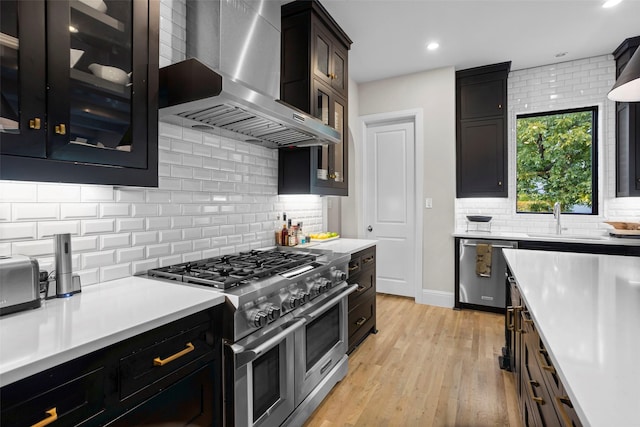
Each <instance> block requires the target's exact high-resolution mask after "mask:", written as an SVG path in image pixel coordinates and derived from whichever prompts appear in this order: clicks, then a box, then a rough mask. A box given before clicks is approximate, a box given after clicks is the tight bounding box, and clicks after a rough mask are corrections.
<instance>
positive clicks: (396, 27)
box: [321, 0, 640, 83]
mask: <svg viewBox="0 0 640 427" xmlns="http://www.w3.org/2000/svg"><path fill="white" fill-rule="evenodd" d="M603 2H604V0H321V3H322V4H323V6H324V7H325V8H326V9H327V10H328V11H329V13H330V14H331V16H333V18H334V19H335V20H336V21H337V22H338V24H339V25H340V26H341V27H342V29H343V30H344V31H345V32H346V33H347V34H348V35H349V37H350V38H351V39H352V40H353V45H352V46H351V51H350V52H349V75H350V76H351V78H352V79H354V80H355V81H356V82H358V83H362V82H366V81H372V80H379V79H384V78H388V77H393V76H399V75H404V74H409V73H414V72H419V71H425V70H430V69H435V68H441V67H447V66H454V67H455V69H456V70H462V69H465V68H471V67H477V66H481V65H489V64H494V63H498V62H504V61H512V63H511V69H512V70H519V69H524V68H530V67H536V66H540V65H546V64H552V63H557V62H563V61H570V60H575V59H581V58H587V57H591V56H597V55H603V54H608V53H611V52H613V51H614V50H615V48H616V47H618V45H620V43H622V41H623V40H624V39H626V38H629V37H634V36H638V35H640V0H624V1H623V2H622V3H620V4H619V5H618V6H616V7H614V8H610V9H603V8H602V7H601V6H602V3H603ZM430 41H437V42H438V43H440V48H439V49H438V50H436V51H433V52H431V51H427V49H426V44H427V43H428V42H430ZM560 52H567V54H566V55H565V56H563V57H561V58H556V54H558V53H560Z"/></svg>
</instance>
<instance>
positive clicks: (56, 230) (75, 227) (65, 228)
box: [38, 221, 80, 239]
mask: <svg viewBox="0 0 640 427" xmlns="http://www.w3.org/2000/svg"><path fill="white" fill-rule="evenodd" d="M66 233H69V234H71V235H78V234H80V221H40V222H38V239H43V238H46V237H52V236H53V235H54V234H66Z"/></svg>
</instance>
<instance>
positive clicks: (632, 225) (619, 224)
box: [604, 221, 640, 230]
mask: <svg viewBox="0 0 640 427" xmlns="http://www.w3.org/2000/svg"><path fill="white" fill-rule="evenodd" d="M604 223H605V224H609V225H610V226H612V227H613V228H615V229H616V230H640V222H624V221H605V222H604Z"/></svg>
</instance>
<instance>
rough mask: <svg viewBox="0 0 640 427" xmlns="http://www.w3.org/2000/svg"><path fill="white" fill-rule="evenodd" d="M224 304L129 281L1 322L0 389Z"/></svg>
mask: <svg viewBox="0 0 640 427" xmlns="http://www.w3.org/2000/svg"><path fill="white" fill-rule="evenodd" d="M222 302H224V296H223V295H221V294H219V293H217V292H212V291H211V290H206V289H199V288H195V287H190V286H181V285H177V284H175V283H169V282H162V281H159V280H154V279H150V278H146V277H127V278H124V279H119V280H114V281H111V282H104V283H101V284H98V285H91V286H86V287H84V288H83V289H82V292H81V293H79V294H76V295H74V296H72V297H69V298H64V299H62V298H61V299H52V300H47V301H44V302H43V306H42V307H40V308H37V309H33V310H28V311H22V312H19V313H14V314H9V315H6V316H3V317H1V318H0V386H4V385H7V384H10V383H12V382H14V381H18V380H20V379H22V378H26V377H28V376H30V375H33V374H35V373H38V372H41V371H43V370H45V369H48V368H51V367H53V366H56V365H59V364H61V363H64V362H67V361H69V360H72V359H74V358H76V357H79V356H82V355H85V354H89V353H91V352H92V351H95V350H99V349H101V348H103V347H106V346H109V345H111V344H115V343H117V342H119V341H122V340H125V339H127V338H131V337H133V336H135V335H138V334H141V333H143V332H146V331H149V330H151V329H153V328H155V327H158V326H161V325H164V324H167V323H170V322H172V321H174V320H178V319H180V318H183V317H185V316H188V315H191V314H194V313H197V312H199V311H201V310H205V309H207V308H209V307H213V306H215V305H218V304H221V303H222Z"/></svg>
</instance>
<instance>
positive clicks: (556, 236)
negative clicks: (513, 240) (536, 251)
mask: <svg viewBox="0 0 640 427" xmlns="http://www.w3.org/2000/svg"><path fill="white" fill-rule="evenodd" d="M527 236H529V237H536V238H540V239H549V240H608V239H609V238H608V237H606V236H592V235H580V234H551V233H527Z"/></svg>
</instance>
